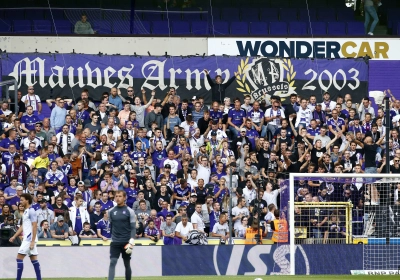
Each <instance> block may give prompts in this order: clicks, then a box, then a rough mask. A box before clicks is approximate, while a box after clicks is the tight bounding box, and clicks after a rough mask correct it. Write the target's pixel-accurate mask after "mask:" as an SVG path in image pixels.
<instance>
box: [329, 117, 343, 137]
mask: <svg viewBox="0 0 400 280" xmlns="http://www.w3.org/2000/svg"><path fill="white" fill-rule="evenodd" d="M327 125H328V126H330V125H331V126H332V129H333V130H335V131H337V130H342V127H344V126H346V122H345V121H344V119H342V118H340V117H338V118H337V119H336V120H335V119H334V118H330V119H329V120H328V122H327ZM329 134H332V133H331V132H329Z"/></svg>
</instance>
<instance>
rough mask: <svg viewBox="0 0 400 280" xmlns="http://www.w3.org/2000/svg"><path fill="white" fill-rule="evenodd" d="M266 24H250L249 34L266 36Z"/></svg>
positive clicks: (267, 24)
mask: <svg viewBox="0 0 400 280" xmlns="http://www.w3.org/2000/svg"><path fill="white" fill-rule="evenodd" d="M268 26H269V23H268V22H250V34H251V35H267V34H268Z"/></svg>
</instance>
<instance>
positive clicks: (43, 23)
mask: <svg viewBox="0 0 400 280" xmlns="http://www.w3.org/2000/svg"><path fill="white" fill-rule="evenodd" d="M32 22H33V32H34V33H44V34H50V33H52V26H53V24H52V21H51V20H46V19H42V20H33V21H32Z"/></svg>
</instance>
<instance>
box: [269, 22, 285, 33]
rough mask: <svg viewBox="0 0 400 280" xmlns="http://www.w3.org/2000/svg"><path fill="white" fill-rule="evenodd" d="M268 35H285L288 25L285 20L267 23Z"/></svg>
mask: <svg viewBox="0 0 400 280" xmlns="http://www.w3.org/2000/svg"><path fill="white" fill-rule="evenodd" d="M269 34H270V35H287V34H288V26H287V23H286V22H282V21H281V22H279V21H273V22H270V23H269Z"/></svg>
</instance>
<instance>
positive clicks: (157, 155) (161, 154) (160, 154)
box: [151, 149, 167, 168]
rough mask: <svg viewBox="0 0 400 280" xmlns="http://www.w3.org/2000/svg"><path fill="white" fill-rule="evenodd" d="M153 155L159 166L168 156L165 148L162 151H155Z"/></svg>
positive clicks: (154, 161)
mask: <svg viewBox="0 0 400 280" xmlns="http://www.w3.org/2000/svg"><path fill="white" fill-rule="evenodd" d="M151 157H152V158H153V163H154V165H156V166H158V167H159V166H160V165H161V163H162V162H163V160H164V158H166V157H167V152H166V151H165V149H162V150H161V151H154V152H153V153H152V154H151ZM163 168H164V167H163Z"/></svg>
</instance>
